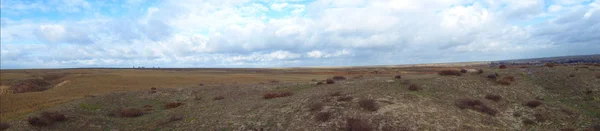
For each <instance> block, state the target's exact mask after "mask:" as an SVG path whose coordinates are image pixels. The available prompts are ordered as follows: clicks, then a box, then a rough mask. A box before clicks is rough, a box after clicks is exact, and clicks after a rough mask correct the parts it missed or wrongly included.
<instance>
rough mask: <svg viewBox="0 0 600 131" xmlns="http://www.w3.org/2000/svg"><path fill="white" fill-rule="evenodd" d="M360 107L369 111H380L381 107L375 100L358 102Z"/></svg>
mask: <svg viewBox="0 0 600 131" xmlns="http://www.w3.org/2000/svg"><path fill="white" fill-rule="evenodd" d="M358 105H359V106H360V107H361V108H363V109H365V110H368V111H377V110H379V105H378V104H377V102H376V101H375V100H373V99H361V100H359V101H358Z"/></svg>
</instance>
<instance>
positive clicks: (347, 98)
mask: <svg viewBox="0 0 600 131" xmlns="http://www.w3.org/2000/svg"><path fill="white" fill-rule="evenodd" d="M352 99H354V97H352V96H342V97H340V98H338V99H337V101H351V100H352Z"/></svg>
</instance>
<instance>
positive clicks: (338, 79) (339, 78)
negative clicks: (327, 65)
mask: <svg viewBox="0 0 600 131" xmlns="http://www.w3.org/2000/svg"><path fill="white" fill-rule="evenodd" d="M331 79H333V80H336V81H343V80H346V77H344V76H333V77H332V78H331Z"/></svg>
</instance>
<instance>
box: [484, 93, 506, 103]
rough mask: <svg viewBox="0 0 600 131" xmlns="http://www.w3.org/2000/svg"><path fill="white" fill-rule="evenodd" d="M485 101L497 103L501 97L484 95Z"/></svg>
mask: <svg viewBox="0 0 600 131" xmlns="http://www.w3.org/2000/svg"><path fill="white" fill-rule="evenodd" d="M485 99H488V100H492V101H495V102H498V101H500V100H502V96H500V95H494V94H487V95H485Z"/></svg>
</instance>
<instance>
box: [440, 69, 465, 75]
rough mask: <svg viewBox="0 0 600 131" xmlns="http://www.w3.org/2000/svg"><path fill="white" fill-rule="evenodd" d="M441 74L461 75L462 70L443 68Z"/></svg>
mask: <svg viewBox="0 0 600 131" xmlns="http://www.w3.org/2000/svg"><path fill="white" fill-rule="evenodd" d="M438 74H439V75H441V76H460V75H461V73H460V71H456V70H443V71H440V72H438Z"/></svg>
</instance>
